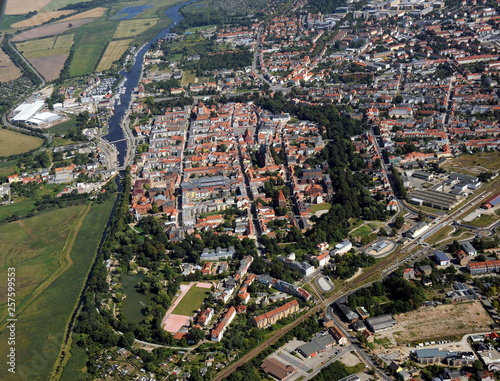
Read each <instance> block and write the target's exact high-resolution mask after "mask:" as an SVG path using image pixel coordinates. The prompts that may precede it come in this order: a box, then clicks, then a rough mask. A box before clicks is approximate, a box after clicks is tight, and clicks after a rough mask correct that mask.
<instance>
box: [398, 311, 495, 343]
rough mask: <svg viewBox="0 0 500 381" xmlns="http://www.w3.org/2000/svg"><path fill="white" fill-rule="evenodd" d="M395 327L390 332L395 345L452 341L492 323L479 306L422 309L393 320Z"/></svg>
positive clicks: (485, 328)
mask: <svg viewBox="0 0 500 381" xmlns="http://www.w3.org/2000/svg"><path fill="white" fill-rule="evenodd" d="M394 319H396V321H397V322H398V325H397V326H396V327H395V328H394V329H393V330H391V332H393V334H394V337H395V338H396V340H397V342H398V345H406V344H410V343H415V342H426V341H435V340H439V339H451V338H449V337H448V336H449V335H454V336H456V337H455V338H453V339H456V338H458V337H460V338H461V336H463V335H465V334H467V333H471V332H485V331H487V330H488V329H489V328H490V324H492V323H493V320H492V319H491V317H490V316H489V315H488V313H487V312H486V310H485V309H484V307H483V306H482V305H481V303H480V302H470V303H457V304H443V305H439V306H436V307H425V308H421V309H418V310H416V311H412V312H407V313H404V314H400V315H396V316H394Z"/></svg>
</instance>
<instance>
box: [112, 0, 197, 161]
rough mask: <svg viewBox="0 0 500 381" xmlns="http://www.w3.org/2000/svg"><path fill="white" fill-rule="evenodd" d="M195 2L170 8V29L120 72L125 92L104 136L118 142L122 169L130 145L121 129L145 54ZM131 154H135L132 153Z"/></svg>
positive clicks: (136, 54) (121, 83)
mask: <svg viewBox="0 0 500 381" xmlns="http://www.w3.org/2000/svg"><path fill="white" fill-rule="evenodd" d="M194 2H195V1H188V2H186V3H183V4H179V5H176V6H174V7H172V8H168V9H167V10H166V11H165V15H166V16H167V17H168V18H170V19H171V20H172V22H171V23H170V24H169V26H168V27H166V28H163V29H162V30H161V31H160V32H159V33H158V34H157V35H156V36H155V37H153V38H152V39H151V40H150V41H149V42H148V43H146V44H144V45H143V46H141V47H140V48H139V50H138V51H136V52H135V61H134V64H133V66H132V68H131V69H130V71H125V70H122V71H121V72H120V75H121V77H122V78H121V79H120V82H119V84H120V85H121V87H122V88H123V89H124V90H122V91H120V86H119V89H118V94H119V102H116V103H115V109H114V113H113V115H112V116H111V118H109V122H108V124H109V130H108V131H109V132H108V134H107V135H106V136H104V138H105V139H106V140H107V141H109V142H116V143H113V144H114V145H115V146H116V149H117V151H118V162H119V166H120V167H121V166H124V165H126V164H128V163H125V157H126V154H127V144H128V143H127V140H126V139H125V135H124V132H123V130H122V127H121V121H122V120H123V119H124V118H125V115H126V113H127V110H128V109H129V108H130V106H131V102H132V92H133V91H134V88H135V87H137V85H138V84H139V79H140V78H141V74H142V65H143V61H144V54H146V52H147V51H148V49H149V48H150V46H151V44H153V43H155V42H156V41H158V40H159V39H160V38H162V37H163V36H165V35H166V34H167V33H169V32H170V28H171V27H173V26H175V25H177V24H178V23H179V22H180V21H181V20H182V19H183V18H184V16H182V15H181V14H180V13H179V10H180V9H181V8H182V7H183V6H185V5H189V4H192V3H194ZM131 154H134V153H133V152H132V153H131Z"/></svg>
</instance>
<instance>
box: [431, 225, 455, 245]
mask: <svg viewBox="0 0 500 381" xmlns="http://www.w3.org/2000/svg"><path fill="white" fill-rule="evenodd" d="M452 231H453V226H445V227H443V228H442V229H440V230H439V231H438V232H437V233H436V234H433V235H431V236H430V237H429V238H427V239H426V240H425V241H426V242H427V243H428V244H429V245H434V244H435V243H436V242H439V241H441V240H443V239H445V238H448V234H449V233H451V232H452Z"/></svg>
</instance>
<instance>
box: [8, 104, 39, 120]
mask: <svg viewBox="0 0 500 381" xmlns="http://www.w3.org/2000/svg"><path fill="white" fill-rule="evenodd" d="M44 104H45V102H44V101H35V102H33V103H22V104H20V105H19V106H17V107H16V108H15V109H14V112H13V114H14V116H13V117H12V120H13V121H15V122H23V123H25V122H26V121H27V120H28V119H30V118H31V117H32V116H33V115H35V114H36V113H37V112H38V111H40V110H41V109H42V108H43V105H44Z"/></svg>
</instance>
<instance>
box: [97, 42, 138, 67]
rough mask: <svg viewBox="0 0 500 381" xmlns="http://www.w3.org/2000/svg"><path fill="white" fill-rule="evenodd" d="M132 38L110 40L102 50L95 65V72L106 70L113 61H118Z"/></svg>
mask: <svg viewBox="0 0 500 381" xmlns="http://www.w3.org/2000/svg"><path fill="white" fill-rule="evenodd" d="M132 41H133V39H131V38H129V39H125V40H116V41H111V42H110V43H109V44H108V47H107V48H106V51H105V52H104V54H103V56H102V58H101V61H99V65H97V69H96V71H97V72H101V71H104V70H108V69H109V68H110V67H111V65H112V64H113V62H115V61H118V60H119V59H120V58H121V56H122V55H123V53H125V52H126V51H127V49H128V47H129V45H130V43H131V42H132Z"/></svg>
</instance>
